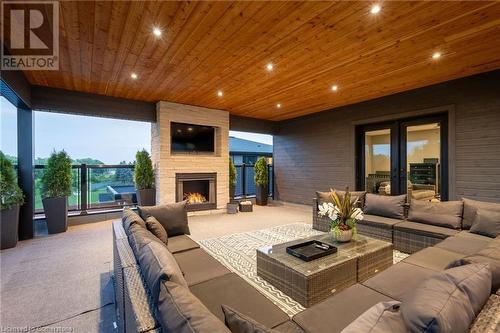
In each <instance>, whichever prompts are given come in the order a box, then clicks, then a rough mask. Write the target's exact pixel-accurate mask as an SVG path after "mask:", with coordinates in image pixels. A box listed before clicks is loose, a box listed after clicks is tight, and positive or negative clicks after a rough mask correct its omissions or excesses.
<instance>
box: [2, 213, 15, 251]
mask: <svg viewBox="0 0 500 333" xmlns="http://www.w3.org/2000/svg"><path fill="white" fill-rule="evenodd" d="M18 229H19V205H14V206H12V207H10V208H9V209H3V210H2V211H1V219H0V230H1V239H0V248H1V249H2V250H3V249H9V248H11V247H15V246H16V245H17V239H18Z"/></svg>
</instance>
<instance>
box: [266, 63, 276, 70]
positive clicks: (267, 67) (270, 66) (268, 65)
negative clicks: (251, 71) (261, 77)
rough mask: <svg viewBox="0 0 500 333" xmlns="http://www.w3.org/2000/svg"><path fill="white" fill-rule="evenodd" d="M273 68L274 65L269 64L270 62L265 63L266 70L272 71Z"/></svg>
mask: <svg viewBox="0 0 500 333" xmlns="http://www.w3.org/2000/svg"><path fill="white" fill-rule="evenodd" d="M273 68H274V66H273V64H271V63H269V64H267V66H266V69H267V70H268V71H272V70H273Z"/></svg>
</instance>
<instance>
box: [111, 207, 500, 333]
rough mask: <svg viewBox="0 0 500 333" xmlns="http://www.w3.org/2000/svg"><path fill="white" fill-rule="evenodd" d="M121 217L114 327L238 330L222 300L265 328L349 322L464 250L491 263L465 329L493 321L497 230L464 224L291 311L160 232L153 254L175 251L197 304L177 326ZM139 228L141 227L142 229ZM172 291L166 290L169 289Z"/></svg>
mask: <svg viewBox="0 0 500 333" xmlns="http://www.w3.org/2000/svg"><path fill="white" fill-rule="evenodd" d="M129 216H130V214H129ZM124 225H125V228H124ZM128 225H130V223H123V221H114V222H113V251H114V281H115V291H116V293H115V295H116V303H115V304H116V311H117V317H118V328H119V331H120V332H199V333H204V332H207V333H208V332H210V333H212V332H226V333H227V332H233V333H234V332H246V331H234V330H232V331H230V330H229V329H227V328H226V327H225V326H224V325H223V323H224V321H226V323H227V317H226V318H225V317H224V313H223V311H222V310H221V308H222V305H227V306H230V307H231V308H232V309H235V310H236V311H238V312H239V313H241V314H243V315H245V316H247V317H249V318H251V319H252V320H255V321H257V322H258V323H259V325H260V324H262V326H263V327H268V328H269V329H271V328H272V329H273V330H272V331H271V330H269V332H284V333H299V332H307V333H322V332H325V333H327V332H328V333H335V332H341V331H343V330H344V329H346V327H348V326H349V325H352V324H354V323H358V321H357V318H358V317H359V316H361V315H363V313H364V312H365V311H367V310H369V309H373V308H374V307H376V306H377V305H379V304H381V302H398V303H399V302H402V304H404V302H405V301H407V300H408V297H409V295H410V294H411V293H412V291H413V290H414V289H415V288H416V287H417V286H418V285H419V284H421V283H423V282H425V281H428V280H429V279H431V278H432V277H433V276H435V275H436V274H441V273H443V272H445V268H447V267H448V266H450V264H451V263H457V262H459V261H460V260H466V259H467V258H469V257H470V260H471V261H472V262H474V263H476V262H479V263H481V262H487V263H489V264H491V267H492V270H493V271H494V275H493V285H494V286H493V287H492V290H491V294H490V290H488V294H487V297H488V300H487V302H486V303H484V305H483V306H482V309H481V311H480V312H479V313H478V315H477V317H476V319H475V320H474V323H473V324H472V326H471V328H470V331H471V332H491V333H492V332H497V331H498V329H499V327H498V324H499V321H498V308H499V307H500V292H499V291H497V289H498V285H499V284H500V260H499V259H498V256H497V254H498V252H499V251H500V237H497V238H496V239H493V238H488V237H482V236H478V235H475V234H472V233H469V232H467V231H461V232H459V233H458V234H457V235H455V236H453V237H450V238H449V239H447V240H445V241H443V242H441V243H440V244H438V245H436V246H434V247H429V248H427V249H424V250H422V251H419V252H417V253H415V254H413V255H411V256H410V257H408V258H407V259H405V260H404V261H403V262H400V263H398V264H396V265H393V266H391V267H390V268H388V269H386V270H384V271H383V272H381V273H378V274H377V275H375V276H373V277H371V278H369V279H367V280H366V281H364V282H362V283H358V284H355V285H353V286H351V287H349V288H347V289H345V290H343V291H341V292H339V293H336V294H334V295H333V296H331V297H329V298H327V299H326V300H324V301H322V302H320V303H317V304H315V305H313V306H312V307H309V308H307V309H305V310H304V311H302V312H300V313H298V314H297V315H295V316H294V317H293V318H289V317H288V316H287V315H286V314H285V313H284V312H283V311H282V310H281V309H279V308H278V307H277V306H276V305H274V304H273V303H272V302H271V301H270V300H269V299H267V298H266V297H264V296H263V295H262V294H260V293H259V292H258V291H257V290H256V289H254V288H253V287H252V286H251V285H250V284H248V283H247V282H245V281H244V280H243V279H242V278H240V277H239V276H238V275H236V274H234V273H232V272H230V271H229V270H228V269H227V268H225V267H224V266H223V265H221V264H220V263H219V262H218V261H216V260H215V259H214V258H213V257H211V256H210V255H208V254H207V253H206V252H205V251H204V250H203V249H201V248H200V247H199V246H198V244H197V243H196V242H194V241H193V240H192V239H191V238H190V237H189V236H187V235H177V236H174V237H168V243H167V245H166V246H164V245H161V246H157V247H156V248H157V252H156V256H157V257H162V256H164V254H167V253H168V254H170V255H172V257H173V258H175V262H176V264H175V266H177V265H178V266H179V267H180V270H182V275H183V278H182V279H183V280H185V281H184V282H185V283H186V285H187V286H188V289H186V291H185V292H186V293H188V294H189V295H188V296H189V297H190V298H192V299H194V300H196V302H197V303H199V305H198V309H199V311H197V312H196V313H194V314H192V316H185V317H183V320H185V321H190V320H194V321H196V322H193V325H198V328H196V329H193V328H192V327H191V326H190V324H189V325H187V326H183V328H182V329H178V330H177V329H176V330H172V329H168V328H165V327H164V324H165V322H166V320H167V322H168V320H170V318H169V316H171V311H165V304H164V303H165V299H163V300H162V295H163V296H164V294H162V292H160V297H159V298H158V291H157V289H154V288H155V286H154V285H153V286H152V285H151V279H150V276H151V270H152V267H153V266H151V267H149V266H148V267H145V266H144V261H143V257H142V254H140V255H139V256H138V255H137V254H136V253H135V252H136V251H137V247H135V248H134V245H132V244H133V243H134V240H133V238H134V237H135V236H132V240H131V235H130V233H129V234H128V235H127V232H126V230H125V229H126V228H127V226H128ZM129 229H130V228H129ZM147 232H149V231H144V233H147ZM148 237H149V236H148ZM158 241H159V240H158ZM135 246H136V245H135ZM133 248H134V249H133ZM460 265H461V264H460ZM465 266H473V265H465ZM484 267H489V266H484ZM164 269H166V271H168V272H171V271H172V270H171V269H170V268H169V267H165V266H164ZM488 269H489V268H488ZM169 279H170V277H169V278H167V279H166V281H164V283H165V285H166V284H168V283H170V284H171V285H172V284H174V285H175V283H173V282H169V281H167V280H169ZM152 288H153V289H152ZM488 288H489V287H488ZM483 289H484V288H483ZM153 290H156V291H153ZM495 292H496V294H495ZM172 295H173V293H172V294H170V296H172ZM185 296H186V295H184V296H183V298H182V299H181V300H180V302H181V303H180V304H181V306H182V302H184V304H185ZM162 302H163V305H161V303H162ZM177 319H178V318H177ZM172 320H175V318H174V319H172ZM205 320H208V321H212V325H213V322H214V321H217V322H219V324H218V325H219V326H217V327H218V328H217V329H214V328H213V326H211V327H210V326H207V327H206V328H205V327H204V326H200V325H202V324H200V322H204V321H205ZM400 320H402V319H401V318H400ZM360 322H363V321H360ZM229 326H230V325H229ZM261 331H262V332H268V331H267V330H266V331H263V330H261ZM261 331H259V332H261ZM252 332H254V331H252ZM356 332H362V330H361V331H360V330H357V331H356ZM401 332H403V331H401Z"/></svg>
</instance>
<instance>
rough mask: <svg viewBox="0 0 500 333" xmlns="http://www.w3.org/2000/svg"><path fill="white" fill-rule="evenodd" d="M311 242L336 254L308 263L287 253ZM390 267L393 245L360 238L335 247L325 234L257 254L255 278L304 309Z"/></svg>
mask: <svg viewBox="0 0 500 333" xmlns="http://www.w3.org/2000/svg"><path fill="white" fill-rule="evenodd" d="M313 239H314V240H319V241H322V242H325V243H329V244H332V245H334V246H336V247H337V248H338V251H337V253H334V254H331V255H328V256H325V257H323V258H320V259H316V260H313V261H309V262H305V261H303V260H301V259H298V258H296V257H294V256H292V255H290V254H288V253H286V248H287V246H290V245H295V244H298V243H302V242H305V241H308V240H313ZM391 265H392V243H389V242H384V241H382V240H378V239H375V238H371V237H366V236H362V235H358V237H357V239H356V240H352V241H351V242H349V243H337V242H335V241H333V239H332V236H331V235H329V234H325V235H320V236H314V237H309V238H304V239H299V240H295V241H291V242H287V243H283V244H278V245H273V246H266V247H263V248H260V249H258V250H257V275H258V276H260V277H262V278H263V279H264V280H266V281H268V282H269V283H271V284H272V285H273V286H275V287H276V288H278V289H279V290H281V291H282V292H284V293H285V294H286V295H288V296H290V297H291V298H293V299H294V300H295V301H297V302H299V303H300V304H302V305H303V306H305V307H309V306H311V305H313V304H315V303H318V302H320V301H322V300H324V299H325V298H327V297H329V296H331V295H332V294H334V293H337V292H339V291H341V290H343V289H345V288H348V287H350V286H352V285H353V284H356V283H357V282H362V281H365V280H366V279H368V278H370V277H372V276H373V275H375V274H377V273H378V272H380V271H382V270H384V269H386V268H388V267H390V266H391Z"/></svg>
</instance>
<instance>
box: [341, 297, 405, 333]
mask: <svg viewBox="0 0 500 333" xmlns="http://www.w3.org/2000/svg"><path fill="white" fill-rule="evenodd" d="M400 305H401V302H398V301H391V302H382V303H378V304H375V305H374V306H372V307H371V308H370V309H368V310H367V311H365V313H363V314H362V315H361V316H359V317H358V318H357V319H356V320H355V321H353V322H352V323H351V324H350V325H349V326H347V327H346V328H345V329H343V330H342V333H362V332H370V333H387V332H391V333H398V332H401V333H406V332H407V330H406V327H405V322H404V321H403V317H402V316H401V312H400Z"/></svg>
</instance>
